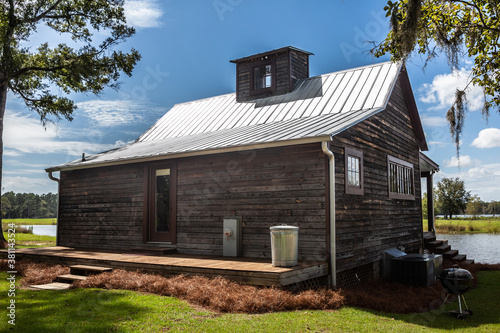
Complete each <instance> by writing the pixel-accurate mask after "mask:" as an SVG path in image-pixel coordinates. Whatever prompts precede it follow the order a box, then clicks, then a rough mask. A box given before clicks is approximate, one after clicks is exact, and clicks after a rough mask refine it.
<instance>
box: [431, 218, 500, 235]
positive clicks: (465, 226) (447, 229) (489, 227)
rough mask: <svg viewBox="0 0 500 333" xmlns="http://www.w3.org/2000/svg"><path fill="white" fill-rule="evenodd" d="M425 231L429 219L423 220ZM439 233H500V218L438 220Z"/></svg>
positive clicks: (437, 228)
mask: <svg viewBox="0 0 500 333" xmlns="http://www.w3.org/2000/svg"><path fill="white" fill-rule="evenodd" d="M423 226H424V231H427V220H423ZM436 231H437V232H438V233H442V234H446V233H500V218H499V217H496V218H495V217H487V218H478V219H475V220H474V219H453V220H441V219H437V220H436Z"/></svg>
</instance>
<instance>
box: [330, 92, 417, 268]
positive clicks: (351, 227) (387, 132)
mask: <svg viewBox="0 0 500 333" xmlns="http://www.w3.org/2000/svg"><path fill="white" fill-rule="evenodd" d="M345 146H347V147H350V148H354V149H357V150H359V151H362V152H363V154H364V177H365V178H364V195H351V194H346V193H345V183H344V181H345V179H344V147H345ZM331 149H332V150H333V152H334V154H335V155H336V177H335V178H336V205H337V207H336V208H337V212H336V218H337V270H338V271H339V272H341V271H343V270H347V269H350V268H354V267H359V266H362V265H366V264H368V263H371V262H375V261H379V260H382V258H383V252H384V250H386V249H389V248H392V247H404V249H405V250H406V251H418V250H419V249H420V247H421V240H422V215H421V194H420V169H419V148H418V146H417V143H416V139H415V135H414V133H413V129H412V124H411V121H410V117H409V113H408V110H407V107H406V104H405V100H404V97H403V91H402V89H401V85H400V84H399V82H398V83H397V84H396V86H395V88H394V91H393V94H392V96H391V98H390V100H389V104H388V107H387V109H386V110H385V111H383V112H381V113H379V114H378V115H375V116H373V117H371V118H369V119H367V120H365V121H363V122H361V123H360V124H358V125H356V126H354V127H352V128H351V129H349V130H347V131H345V132H343V133H341V134H339V135H337V136H335V138H334V140H333V142H332V145H331ZM387 155H392V156H394V157H397V158H400V159H402V160H405V161H407V162H410V163H412V164H413V167H414V180H415V200H394V199H389V198H388V171H387Z"/></svg>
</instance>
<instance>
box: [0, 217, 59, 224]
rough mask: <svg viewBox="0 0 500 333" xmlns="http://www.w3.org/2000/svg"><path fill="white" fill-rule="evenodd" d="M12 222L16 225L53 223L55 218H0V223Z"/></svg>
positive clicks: (55, 221) (55, 220)
mask: <svg viewBox="0 0 500 333" xmlns="http://www.w3.org/2000/svg"><path fill="white" fill-rule="evenodd" d="M7 223H14V224H18V225H25V224H33V225H55V224H57V219H55V218H53V219H2V224H7Z"/></svg>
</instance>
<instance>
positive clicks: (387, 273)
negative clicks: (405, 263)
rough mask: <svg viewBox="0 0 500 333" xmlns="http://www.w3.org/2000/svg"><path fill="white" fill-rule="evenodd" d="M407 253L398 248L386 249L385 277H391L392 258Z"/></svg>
mask: <svg viewBox="0 0 500 333" xmlns="http://www.w3.org/2000/svg"><path fill="white" fill-rule="evenodd" d="M405 255H406V253H404V252H403V251H400V250H398V249H396V248H392V249H389V250H385V251H384V271H383V276H384V278H386V279H389V278H390V277H391V268H392V259H395V258H399V257H403V256H405Z"/></svg>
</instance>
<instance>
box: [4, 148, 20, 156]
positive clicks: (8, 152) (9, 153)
mask: <svg viewBox="0 0 500 333" xmlns="http://www.w3.org/2000/svg"><path fill="white" fill-rule="evenodd" d="M3 155H4V156H21V155H22V154H21V153H20V152H18V151H15V150H10V149H6V150H4V151H3Z"/></svg>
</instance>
